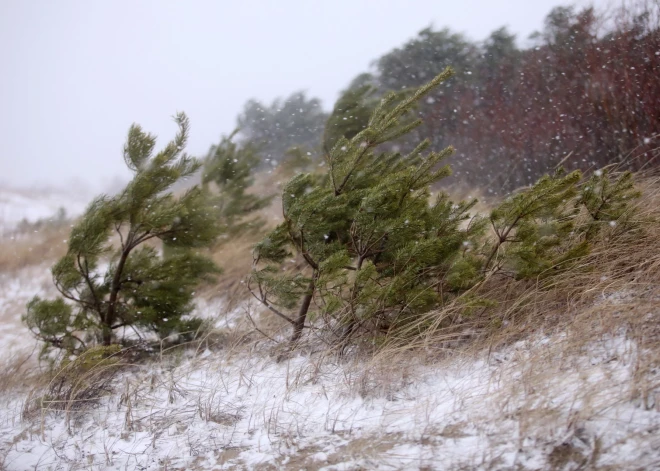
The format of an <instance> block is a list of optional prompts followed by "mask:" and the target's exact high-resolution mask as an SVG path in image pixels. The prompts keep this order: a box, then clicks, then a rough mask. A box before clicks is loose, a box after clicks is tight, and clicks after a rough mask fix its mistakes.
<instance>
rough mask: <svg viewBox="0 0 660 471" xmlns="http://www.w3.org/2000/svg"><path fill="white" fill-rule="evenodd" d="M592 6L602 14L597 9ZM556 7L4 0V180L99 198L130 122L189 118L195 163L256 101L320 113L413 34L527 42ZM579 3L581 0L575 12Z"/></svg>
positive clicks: (159, 129)
mask: <svg viewBox="0 0 660 471" xmlns="http://www.w3.org/2000/svg"><path fill="white" fill-rule="evenodd" d="M594 3H595V4H596V5H599V4H604V3H605V2H604V0H599V1H598V0H597V1H595V2H594ZM557 4H565V2H562V1H561V0H499V1H494V0H460V1H456V0H451V1H449V0H435V1H433V0H407V1H406V0H398V1H391V0H332V1H328V0H325V1H312V0H259V1H257V0H240V1H236V0H234V1H226V0H215V1H213V0H187V1H184V0H179V1H175V0H105V1H102V0H77V1H74V0H0V64H1V67H2V68H1V69H0V70H1V71H2V72H0V107H1V110H0V142H1V143H2V145H1V147H0V162H1V167H0V181H1V182H4V183H5V184H9V185H11V186H27V185H35V184H44V183H47V184H59V185H63V184H71V182H72V181H74V180H84V181H85V182H87V184H88V185H89V186H91V187H92V189H97V188H99V189H103V188H104V187H105V186H107V185H108V184H109V183H110V182H111V181H113V180H115V179H116V178H117V177H120V178H126V177H128V171H126V170H125V169H124V163H123V159H122V157H121V148H122V145H123V142H124V137H125V135H126V132H127V130H128V127H129V126H130V124H131V123H133V122H138V123H140V124H142V125H143V127H144V128H145V129H146V130H148V131H151V132H154V133H156V134H157V135H158V136H160V140H159V143H161V144H164V143H165V142H166V141H167V140H168V139H169V138H171V137H172V136H173V134H174V132H175V126H174V124H173V122H172V121H171V116H172V115H173V114H174V113H175V112H176V111H178V110H182V111H185V112H186V113H187V114H188V116H189V117H190V119H191V122H192V131H191V140H190V145H189V148H188V150H189V152H190V153H192V154H194V155H202V154H204V153H205V151H206V150H207V149H208V147H209V145H210V144H212V143H213V142H216V141H217V140H218V138H219V137H220V135H221V134H224V133H229V132H230V131H232V130H233V127H234V125H235V118H236V115H237V114H238V113H239V112H240V110H241V108H242V105H243V104H244V103H245V101H246V100H247V99H249V98H251V97H254V98H257V99H259V100H262V101H266V102H270V101H271V100H272V99H273V98H275V97H277V96H282V95H288V94H289V93H291V92H293V91H296V90H300V89H303V90H306V91H307V92H308V93H309V94H310V95H311V96H317V97H320V98H321V99H322V100H323V103H324V107H325V108H326V109H327V108H329V107H330V106H331V105H332V104H333V101H334V99H335V98H336V96H337V93H338V91H339V90H340V89H341V88H342V87H344V86H345V85H346V84H347V83H348V82H349V81H350V80H351V79H352V78H353V77H354V76H355V75H357V74H358V73H361V72H364V71H366V70H367V69H368V68H369V65H370V63H371V62H372V61H373V60H374V59H376V58H377V57H379V56H381V55H382V54H384V53H386V52H388V51H389V50H391V49H392V48H394V47H396V46H399V45H401V44H403V43H404V42H405V41H406V40H408V39H409V38H411V37H412V36H414V35H415V34H416V33H417V32H418V31H419V30H421V29H422V28H424V27H426V26H428V25H429V24H433V25H434V26H435V27H438V28H439V27H443V26H449V27H450V28H451V29H452V30H454V31H459V32H463V33H465V34H466V35H467V36H468V37H469V38H471V39H475V40H481V39H484V38H485V37H486V36H487V35H488V34H489V33H490V32H491V31H493V30H494V29H497V28H498V27H500V26H503V25H506V26H508V27H509V28H510V30H511V31H513V32H515V33H517V34H518V36H519V38H521V39H522V40H523V43H524V39H525V38H526V37H527V36H528V35H529V34H530V33H531V32H533V31H534V30H537V29H540V28H541V26H542V23H543V18H544V17H545V15H546V14H547V13H548V12H549V11H550V9H551V8H552V7H553V6H556V5H557ZM581 4H584V3H581Z"/></svg>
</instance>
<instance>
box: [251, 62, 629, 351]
mask: <svg viewBox="0 0 660 471" xmlns="http://www.w3.org/2000/svg"><path fill="white" fill-rule="evenodd" d="M451 74H452V71H451V69H446V70H445V71H444V72H443V73H441V74H440V75H438V76H437V77H436V78H435V79H433V80H432V81H431V82H429V83H427V84H426V85H423V86H422V87H420V88H419V89H417V90H416V91H414V92H413V93H408V94H405V95H404V94H395V93H390V94H388V95H386V96H385V97H384V98H383V99H382V100H381V101H380V102H379V103H378V104H377V106H376V107H375V109H374V110H373V112H372V114H371V116H370V118H369V120H368V123H367V126H366V127H364V129H355V128H351V127H350V126H349V125H348V124H349V123H346V124H347V126H346V127H340V126H334V124H335V123H337V120H336V118H337V117H341V116H342V112H343V111H344V109H350V106H347V105H346V103H351V102H353V103H354V101H351V100H350V99H349V98H347V97H351V95H348V94H347V95H345V96H344V97H342V98H343V99H344V100H345V101H343V102H342V100H340V102H342V104H338V106H337V107H336V109H335V112H334V113H333V118H331V119H330V120H329V121H328V125H329V126H333V127H332V128H331V129H330V130H329V131H328V130H326V136H333V139H334V142H335V143H334V145H333V146H332V148H331V149H329V150H328V151H327V152H326V155H325V159H326V162H325V164H326V165H325V166H324V167H323V168H324V171H325V173H315V174H300V175H297V176H296V177H294V178H293V179H291V180H290V181H289V182H288V184H287V185H286V186H285V187H284V189H283V194H282V203H283V214H284V222H283V223H282V224H280V225H279V226H277V227H276V228H275V229H274V230H272V231H271V232H270V233H269V234H268V235H267V236H266V238H264V239H263V240H262V241H261V242H260V243H259V244H257V246H256V247H255V251H254V255H255V260H254V270H253V273H252V276H251V278H250V282H249V284H248V288H249V289H250V292H251V293H252V295H253V296H254V297H255V298H256V299H258V300H259V301H260V302H261V303H262V304H263V305H265V306H266V307H267V308H268V309H269V310H270V311H272V312H273V313H274V314H276V315H277V316H279V317H281V318H283V319H285V320H286V321H287V322H289V323H290V324H291V326H292V335H291V341H292V342H296V341H297V340H298V339H300V337H301V335H302V333H303V329H304V328H305V326H306V323H307V322H308V321H309V320H317V319H319V318H320V319H321V324H320V325H321V326H325V327H326V328H327V330H326V332H332V333H333V334H334V336H335V340H336V341H338V342H339V343H340V344H341V345H345V344H346V342H348V341H349V340H350V339H351V338H352V337H353V336H354V335H356V333H357V332H358V331H362V332H364V331H370V332H392V331H398V332H401V331H402V328H403V327H405V326H408V325H417V324H415V321H418V320H419V319H420V318H421V315H422V314H424V313H426V312H428V311H430V310H432V309H435V308H438V307H441V306H442V305H444V304H445V303H447V302H449V301H451V300H456V299H458V300H459V301H460V305H462V306H464V308H465V313H466V314H469V313H470V312H471V311H472V310H473V308H475V307H481V308H484V307H488V305H489V301H488V300H487V299H480V298H479V297H478V296H476V295H475V293H474V292H471V291H472V290H473V288H475V287H477V286H478V285H479V284H480V283H481V282H482V281H483V280H485V279H487V278H488V277H489V276H491V275H493V274H496V273H502V274H506V275H508V276H511V277H513V278H516V279H538V278H539V277H547V276H551V275H553V274H556V273H560V272H561V271H562V270H563V269H565V268H566V267H568V266H570V264H571V263H572V262H573V261H575V260H577V259H579V257H581V256H583V255H585V254H586V253H588V251H589V249H590V244H591V241H592V240H593V237H595V235H597V233H598V232H599V230H600V228H602V227H603V225H602V224H599V223H600V222H601V221H603V220H607V221H611V220H612V219H613V218H620V217H623V215H625V214H627V212H629V204H628V203H629V201H630V200H631V199H632V198H634V197H635V196H637V193H636V192H635V190H634V187H633V183H632V177H631V175H630V174H622V175H620V176H618V177H617V178H616V179H615V180H612V179H611V178H610V175H609V174H608V172H607V171H606V170H605V171H602V172H596V173H595V174H594V176H593V177H592V178H591V179H590V180H588V181H586V182H585V181H584V180H583V179H582V175H581V173H580V172H579V171H575V172H572V173H568V174H567V173H565V172H564V171H563V170H562V169H558V170H557V171H556V172H555V173H554V174H553V175H546V176H544V177H542V178H541V179H539V180H538V181H537V182H536V183H535V184H534V185H532V186H531V187H529V188H526V189H524V190H522V191H520V192H518V193H516V194H513V195H511V196H510V197H508V198H506V199H505V200H504V201H502V203H501V204H500V205H499V206H497V207H496V208H495V209H494V210H493V211H492V212H491V213H490V215H489V216H488V217H477V216H471V215H470V211H471V209H472V208H473V206H474V204H475V203H476V201H474V200H473V201H471V202H458V203H454V202H452V201H451V200H450V199H449V198H448V196H447V195H445V194H442V193H440V194H439V195H437V196H436V197H435V198H432V197H431V188H432V185H435V184H436V183H437V182H439V181H440V180H441V179H443V178H444V177H446V176H448V175H449V174H450V170H449V168H448V166H442V165H441V163H442V162H443V160H444V159H446V158H447V157H448V156H449V155H450V154H451V153H452V151H453V149H452V148H451V147H449V148H446V149H444V150H442V151H440V152H433V151H431V152H428V148H429V146H430V143H429V142H428V141H423V142H421V143H420V144H418V145H417V146H416V147H415V148H414V150H413V151H411V152H410V153H408V154H400V153H397V152H381V151H379V149H382V148H383V147H382V146H383V144H386V143H388V142H391V141H392V140H394V139H397V138H399V137H401V136H403V135H405V134H407V133H409V132H410V131H412V130H413V129H415V128H416V127H417V126H418V125H419V124H420V121H419V120H415V119H413V118H412V117H411V114H412V113H411V110H413V109H414V106H415V104H416V102H417V101H419V100H420V99H422V98H423V97H424V96H426V95H427V94H428V93H429V92H431V90H432V89H433V88H434V87H436V86H438V84H440V83H441V82H442V81H443V80H445V79H447V78H449V77H450V76H451ZM359 90H361V89H359ZM355 96H356V95H352V98H353V99H354V98H355ZM342 121H343V120H342ZM355 122H358V120H356V121H355ZM340 129H341V131H340V132H337V130H340ZM342 133H343V134H344V135H343V136H342V135H337V134H342ZM351 135H352V137H351ZM330 142H332V141H330ZM583 209H584V210H583ZM585 212H586V213H587V214H588V215H590V216H589V220H588V221H586V222H585V219H584V217H583V216H584V213H585ZM489 226H490V232H489V231H488V227H489ZM292 257H297V258H298V260H300V264H295V263H293V264H292V262H295V259H293V260H292ZM411 323H412V324H411ZM316 325H319V324H318V323H317V324H316ZM420 328H421V327H420Z"/></svg>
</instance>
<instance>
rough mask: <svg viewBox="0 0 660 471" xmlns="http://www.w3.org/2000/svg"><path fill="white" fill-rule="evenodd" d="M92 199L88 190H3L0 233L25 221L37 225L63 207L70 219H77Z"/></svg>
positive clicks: (0, 194)
mask: <svg viewBox="0 0 660 471" xmlns="http://www.w3.org/2000/svg"><path fill="white" fill-rule="evenodd" d="M89 200H90V195H88V194H87V192H86V191H85V190H80V191H77V190H75V189H70V190H44V191H31V190H26V189H15V188H8V187H0V233H1V232H6V231H9V230H12V229H14V228H15V227H16V226H17V225H18V223H20V222H21V221H22V220H24V219H25V220H27V221H28V222H36V221H38V220H40V219H48V218H53V217H55V216H56V214H57V212H58V211H59V210H60V208H64V209H65V210H66V215H67V216H73V217H75V216H78V215H79V214H81V213H82V212H83V210H84V209H85V206H86V205H87V203H88V202H89Z"/></svg>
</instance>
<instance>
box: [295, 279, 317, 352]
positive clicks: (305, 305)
mask: <svg viewBox="0 0 660 471" xmlns="http://www.w3.org/2000/svg"><path fill="white" fill-rule="evenodd" d="M314 289H316V285H315V283H314V279H313V278H312V281H310V282H309V286H307V294H305V297H304V298H303V300H302V304H301V305H300V309H299V310H298V316H297V317H296V319H295V323H294V324H293V335H292V336H291V343H296V342H297V341H298V339H300V336H301V335H302V332H303V329H304V328H305V320H306V319H307V311H309V306H310V304H312V298H313V297H314Z"/></svg>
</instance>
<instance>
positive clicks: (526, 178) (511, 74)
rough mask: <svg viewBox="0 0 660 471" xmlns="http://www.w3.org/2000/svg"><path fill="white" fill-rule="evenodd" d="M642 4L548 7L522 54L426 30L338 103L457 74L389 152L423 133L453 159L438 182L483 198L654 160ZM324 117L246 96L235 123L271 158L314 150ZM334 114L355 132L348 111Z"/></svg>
mask: <svg viewBox="0 0 660 471" xmlns="http://www.w3.org/2000/svg"><path fill="white" fill-rule="evenodd" d="M645 5H646V6H645V7H639V5H637V6H636V5H633V4H632V3H631V4H628V5H627V6H624V7H620V8H619V9H617V10H614V11H611V12H609V14H607V15H606V13H605V12H598V11H596V10H594V9H593V8H585V9H582V10H576V9H575V8H574V7H557V8H555V9H553V10H552V11H551V12H550V13H549V14H548V15H547V17H546V19H545V22H544V27H543V29H542V30H541V31H539V32H537V33H535V34H533V35H532V36H531V37H530V38H529V41H530V42H531V46H529V47H527V48H520V47H519V46H518V44H517V42H516V37H515V36H514V35H513V34H511V33H509V32H508V31H507V29H506V28H500V29H498V30H496V31H494V32H493V33H492V34H491V35H490V36H489V37H488V38H487V39H486V40H485V41H483V42H480V43H477V42H473V41H470V40H469V39H468V38H466V37H465V36H464V35H462V34H459V33H454V32H452V31H451V30H449V29H447V28H445V29H441V30H434V29H433V28H426V29H424V30H422V31H420V32H419V34H418V35H417V36H416V37H415V38H413V39H411V40H410V41H408V42H407V43H406V44H404V45H403V46H401V47H399V48H396V49H394V50H392V51H390V52H388V53H387V54H385V55H383V56H382V57H380V58H379V59H378V60H376V61H375V70H374V71H373V73H363V74H361V75H359V76H358V77H356V78H355V79H354V80H353V81H352V82H351V83H350V85H349V86H348V87H347V89H346V90H345V91H344V92H343V94H342V97H343V98H345V97H346V96H347V95H348V94H354V95H355V94H356V93H357V94H358V95H356V96H353V97H352V98H351V99H350V100H348V101H349V102H350V101H351V100H352V102H353V103H355V102H356V99H361V100H363V104H367V103H371V109H372V108H373V104H374V97H381V96H383V95H384V94H385V93H386V92H388V91H399V92H405V91H406V90H412V89H414V88H416V87H418V86H420V85H422V84H423V83H426V82H427V81H428V80H430V79H431V78H432V77H434V76H436V75H437V74H439V73H440V72H441V71H442V70H444V68H445V67H447V66H449V65H451V66H452V67H453V68H454V69H455V70H456V76H455V77H454V78H453V79H451V80H449V81H447V82H446V83H444V84H443V85H442V86H441V87H439V88H437V89H436V90H435V91H434V92H433V93H432V94H431V95H429V96H428V97H427V98H426V99H425V100H424V101H423V102H421V103H420V104H419V106H418V109H417V113H419V116H420V117H421V118H423V120H424V124H423V125H422V126H421V127H420V128H418V129H416V130H415V132H414V133H413V134H411V135H409V136H407V137H406V139H407V141H406V140H405V139H404V140H403V141H401V142H397V143H394V144H393V145H395V146H403V148H404V149H405V148H406V146H408V147H409V146H410V145H412V143H415V142H419V140H420V139H423V138H429V139H430V140H431V142H432V143H433V145H434V146H437V147H444V146H446V145H448V144H450V143H451V144H452V145H453V146H455V147H456V149H457V152H456V154H455V155H454V156H453V157H452V158H451V160H450V162H451V164H452V166H453V168H454V169H455V171H454V175H453V177H451V178H450V179H449V180H448V181H451V182H457V181H458V182H464V183H465V184H466V185H469V186H479V187H482V188H484V189H485V191H487V192H488V193H493V194H500V193H502V192H506V191H509V190H511V189H513V188H517V187H520V186H524V185H529V184H531V183H533V182H534V181H536V180H537V179H538V178H539V177H540V176H541V175H543V174H544V173H546V172H548V171H550V170H552V169H553V168H554V167H555V166H557V164H559V163H560V162H562V164H563V165H564V166H565V167H566V168H568V169H581V170H589V169H593V168H600V167H603V166H605V165H608V164H611V163H616V164H619V165H620V167H621V168H622V169H627V170H637V169H640V168H644V167H649V166H652V165H656V164H657V156H658V150H657V148H658V140H659V136H658V135H659V134H660V80H658V79H657V76H658V73H659V71H660V29H659V26H660V13H658V11H659V9H658V8H657V7H658V5H657V4H656V5H655V6H652V5H649V4H645ZM368 90H370V92H369V93H368ZM342 97H340V101H341V100H342ZM345 101H346V100H345ZM376 101H377V100H376ZM348 106H349V107H348V108H346V109H347V110H349V111H350V110H351V109H350V106H351V105H350V103H348ZM366 115H367V116H368V115H369V113H366ZM327 118H328V115H326V114H324V113H323V111H322V110H321V107H320V102H319V101H318V100H316V99H313V98H307V97H306V96H305V95H304V94H303V93H295V94H293V95H292V96H291V97H289V98H288V99H279V100H276V101H275V102H274V103H273V104H272V105H270V106H266V105H263V104H261V103H259V102H257V101H254V100H251V101H250V102H248V103H247V104H246V106H245V109H244V111H243V113H242V114H241V115H240V117H239V119H238V124H239V127H240V128H241V132H242V134H243V136H244V137H245V138H247V139H248V140H252V141H255V142H256V143H258V144H261V145H262V146H263V148H264V149H267V151H266V153H267V154H268V155H269V156H270V157H268V158H271V159H277V158H278V157H277V156H279V158H283V156H284V155H285V151H286V149H287V148H288V147H292V146H295V145H302V146H305V147H314V148H318V147H319V146H320V145H322V143H323V139H324V138H323V136H322V135H321V134H322V132H323V129H324V126H323V124H324V122H325V120H326V119H327ZM341 119H342V120H343V121H350V120H354V121H355V120H357V123H353V124H354V125H357V126H358V128H359V126H362V127H364V126H366V121H365V119H364V118H362V119H361V118H360V117H359V116H358V115H357V114H356V113H351V112H348V113H346V115H345V116H343V117H342V118H341ZM360 123H361V124H360ZM358 130H359V129H358ZM326 150H327V149H326Z"/></svg>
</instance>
